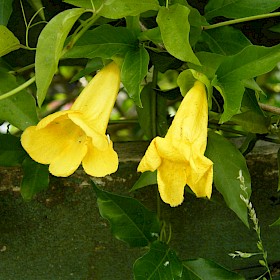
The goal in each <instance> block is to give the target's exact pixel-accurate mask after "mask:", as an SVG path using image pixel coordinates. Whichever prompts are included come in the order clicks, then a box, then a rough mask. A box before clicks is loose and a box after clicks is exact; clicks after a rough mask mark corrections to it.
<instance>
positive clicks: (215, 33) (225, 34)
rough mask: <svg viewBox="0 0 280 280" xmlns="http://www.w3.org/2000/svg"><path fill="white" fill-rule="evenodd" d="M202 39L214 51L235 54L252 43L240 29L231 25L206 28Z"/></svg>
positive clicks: (222, 53)
mask: <svg viewBox="0 0 280 280" xmlns="http://www.w3.org/2000/svg"><path fill="white" fill-rule="evenodd" d="M202 39H203V40H204V42H206V44H207V45H208V47H209V49H210V50H211V51H212V52H213V53H217V54H221V55H233V54H236V53H238V52H240V51H242V50H243V49H244V48H245V47H247V46H250V45H251V42H250V41H249V40H248V39H247V37H246V36H245V35H244V34H243V33H242V32H241V31H240V30H238V29H236V28H233V27H231V26H223V27H220V28H216V29H209V30H205V31H203V32H202Z"/></svg>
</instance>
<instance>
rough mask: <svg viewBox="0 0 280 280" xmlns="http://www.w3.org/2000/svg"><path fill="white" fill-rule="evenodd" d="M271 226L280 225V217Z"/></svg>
mask: <svg viewBox="0 0 280 280" xmlns="http://www.w3.org/2000/svg"><path fill="white" fill-rule="evenodd" d="M271 226H280V217H279V219H277V220H276V221H275V222H274V223H273V224H272V225H271Z"/></svg>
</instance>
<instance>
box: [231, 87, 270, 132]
mask: <svg viewBox="0 0 280 280" xmlns="http://www.w3.org/2000/svg"><path fill="white" fill-rule="evenodd" d="M231 121H233V122H235V123H236V124H238V125H241V126H242V127H243V129H244V130H246V131H247V132H250V133H259V134H265V133H268V127H269V125H270V118H269V117H266V116H265V115H264V113H263V111H262V110H261V109H260V107H259V104H258V101H257V99H256V96H255V93H254V92H252V91H249V90H246V91H245V94H244V96H243V100H242V106H241V113H240V114H237V115H234V116H233V117H232V118H231Z"/></svg>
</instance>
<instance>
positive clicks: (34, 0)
mask: <svg viewBox="0 0 280 280" xmlns="http://www.w3.org/2000/svg"><path fill="white" fill-rule="evenodd" d="M28 3H29V5H30V6H31V7H32V8H33V9H34V11H36V12H37V11H39V10H40V12H39V16H40V17H41V19H42V20H46V18H45V14H44V9H43V4H42V1H41V0H28Z"/></svg>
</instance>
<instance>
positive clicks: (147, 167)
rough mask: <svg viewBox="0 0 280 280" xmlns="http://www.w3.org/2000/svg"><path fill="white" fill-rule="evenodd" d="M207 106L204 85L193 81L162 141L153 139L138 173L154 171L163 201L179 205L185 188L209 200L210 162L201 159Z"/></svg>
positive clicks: (211, 170)
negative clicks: (186, 186) (187, 187)
mask: <svg viewBox="0 0 280 280" xmlns="http://www.w3.org/2000/svg"><path fill="white" fill-rule="evenodd" d="M207 124H208V105H207V96H206V91H205V87H204V84H203V83H201V82H199V81H196V82H195V84H194V86H193V87H192V88H191V89H190V90H189V91H188V93H187V94H186V96H185V97H184V99H183V100H182V102H181V104H180V106H179V109H178V111H177V113H176V115H175V117H174V119H173V122H172V124H171V126H170V127H169V129H168V132H167V134H166V136H165V137H164V138H162V137H155V138H154V139H153V140H152V142H151V144H150V145H149V147H148V149H147V151H146V153H145V155H144V157H143V158H142V160H141V162H140V164H139V166H138V171H139V172H144V171H155V170H157V182H158V189H159V193H160V196H161V198H162V200H163V201H164V202H166V203H168V204H170V205H171V206H178V205H180V204H181V203H182V202H183V200H184V188H185V185H188V186H189V187H190V188H191V190H192V191H193V192H194V193H195V194H196V196H197V197H208V198H210V197H211V193H212V182H213V162H212V161H211V160H210V159H208V158H207V157H205V156H204V152H205V149H206V144H207Z"/></svg>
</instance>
